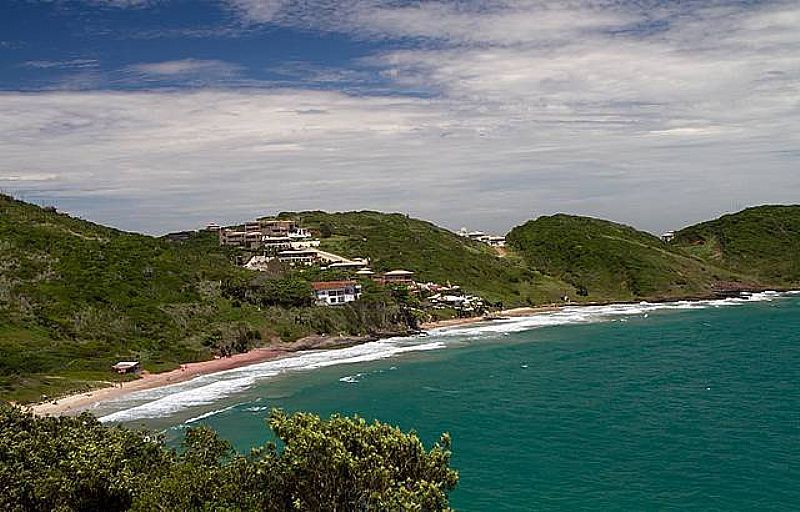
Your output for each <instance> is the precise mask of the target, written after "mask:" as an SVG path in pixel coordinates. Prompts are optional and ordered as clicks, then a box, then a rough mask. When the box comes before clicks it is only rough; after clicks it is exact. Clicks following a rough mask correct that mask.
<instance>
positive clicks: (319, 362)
mask: <svg viewBox="0 0 800 512" xmlns="http://www.w3.org/2000/svg"><path fill="white" fill-rule="evenodd" d="M421 339H423V338H388V339H385V340H378V341H374V342H370V343H365V344H363V345H356V346H353V347H348V348H342V349H336V350H315V351H309V352H304V353H302V354H299V355H296V356H293V357H287V358H284V359H276V360H273V361H267V362H264V363H258V364H254V365H250V366H245V367H242V368H235V369H232V370H226V371H223V372H218V373H213V374H209V375H203V376H200V377H195V378H194V379H192V380H189V381H186V382H182V383H179V384H172V385H170V386H164V387H160V388H154V389H147V390H143V391H137V392H134V393H131V394H129V395H125V396H122V397H119V398H117V399H114V400H110V401H108V402H105V403H103V404H102V407H103V409H108V410H113V411H114V412H110V413H108V414H105V415H103V416H101V417H100V421H102V422H106V423H107V422H129V421H136V420H142V419H149V418H162V417H164V416H170V415H173V414H176V413H180V412H182V411H185V410H187V409H190V408H194V407H200V406H207V405H210V404H213V403H215V402H217V401H219V400H220V399H222V398H226V397H229V396H231V395H235V394H236V393H240V392H242V391H244V390H246V389H248V388H251V387H252V386H253V385H255V384H256V383H257V382H258V381H261V380H264V379H268V378H271V377H275V376H277V375H281V374H283V373H286V372H297V371H307V370H314V369H317V368H325V367H328V366H335V365H341V364H353V363H362V362H368V361H376V360H379V359H385V358H388V357H392V356H396V355H399V354H405V353H408V352H419V351H428V350H439V349H442V348H444V347H445V345H444V343H442V342H438V341H436V342H430V341H429V340H426V341H425V342H424V343H420V342H419V340H421Z"/></svg>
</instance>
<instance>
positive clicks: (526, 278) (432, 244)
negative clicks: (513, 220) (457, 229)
mask: <svg viewBox="0 0 800 512" xmlns="http://www.w3.org/2000/svg"><path fill="white" fill-rule="evenodd" d="M280 217H284V218H294V219H297V220H299V221H300V222H301V223H302V224H303V226H305V227H307V228H311V229H313V230H314V231H316V232H320V233H321V234H322V235H323V237H322V248H323V249H324V250H328V251H331V252H334V253H336V254H341V255H343V256H347V257H351V258H355V257H366V258H369V259H370V262H371V265H372V268H373V269H374V270H376V271H386V270H393V269H398V268H400V269H405V270H412V271H414V272H416V273H417V276H416V277H417V279H418V280H419V281H433V282H437V283H442V284H444V283H447V282H452V283H453V284H458V285H460V286H462V287H463V288H464V289H465V290H466V291H468V292H470V293H474V294H478V295H481V296H483V297H484V298H486V299H488V300H489V301H491V302H494V303H497V302H502V303H503V304H504V305H505V306H519V305H526V304H541V303H549V302H552V301H556V300H558V299H559V297H561V296H563V295H564V293H566V292H569V291H570V290H572V287H571V286H570V285H569V284H566V283H563V282H561V281H558V280H557V279H553V278H551V277H549V276H546V275H544V274H542V273H541V272H538V271H536V270H534V269H530V268H528V267H527V266H526V265H525V264H524V262H522V261H521V260H519V258H514V257H509V258H499V257H498V255H497V252H495V250H494V249H493V248H491V247H489V246H488V245H486V244H482V243H479V242H475V241H473V240H470V239H466V238H464V237H461V236H458V235H456V234H455V233H453V232H452V231H448V230H446V229H444V228H440V227H438V226H436V225H434V224H432V223H430V222H426V221H422V220H418V219H414V218H410V217H408V216H406V215H402V214H399V213H393V214H386V213H379V212H370V211H363V212H346V213H325V212H302V213H282V214H281V215H280Z"/></svg>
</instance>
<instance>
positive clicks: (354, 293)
mask: <svg viewBox="0 0 800 512" xmlns="http://www.w3.org/2000/svg"><path fill="white" fill-rule="evenodd" d="M311 287H312V288H313V289H314V298H315V299H316V300H317V304H318V305H320V306H335V305H339V304H347V303H348V302H355V301H356V300H358V299H359V298H360V297H361V285H360V284H358V283H356V282H355V281H320V282H316V283H311Z"/></svg>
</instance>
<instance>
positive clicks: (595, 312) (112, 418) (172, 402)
mask: <svg viewBox="0 0 800 512" xmlns="http://www.w3.org/2000/svg"><path fill="white" fill-rule="evenodd" d="M795 294H800V292H795ZM783 295H785V294H779V293H777V292H763V293H753V294H750V295H744V296H741V297H731V298H726V299H718V300H706V301H677V302H668V303H649V302H641V303H638V304H612V305H607V306H569V307H564V308H561V309H559V310H557V311H552V312H547V313H541V314H537V315H533V316H528V317H519V318H509V319H503V320H496V321H493V322H487V323H481V324H476V325H469V326H459V327H447V328H440V329H434V330H431V331H430V332H429V333H428V337H411V338H389V339H384V340H379V341H374V342H370V343H365V344H362V345H356V346H353V347H347V348H342V349H337V350H318V351H309V352H303V353H300V354H298V355H295V356H292V357H287V358H284V359H278V360H273V361H267V362H264V363H259V364H254V365H250V366H246V367H243V368H236V369H232V370H227V371H223V372H219V373H214V374H209V375H203V376H200V377H196V378H194V379H192V380H190V381H187V382H182V383H179V384H173V385H170V386H165V387H161V388H156V389H149V390H144V391H139V392H135V393H131V394H129V395H125V396H123V397H120V398H118V399H115V400H113V401H110V402H106V403H103V404H101V405H100V406H99V407H98V408H97V412H98V413H100V414H101V415H102V417H101V418H100V419H101V421H103V422H126V421H135V420H140V419H147V418H161V417H165V416H169V415H173V414H176V413H183V412H185V411H187V410H189V409H191V408H195V407H201V406H205V407H207V406H209V405H211V404H213V403H215V402H216V401H218V400H220V399H222V398H225V397H229V396H232V395H234V394H236V393H239V392H242V391H244V390H246V389H248V388H250V387H252V386H253V385H255V384H256V383H257V382H259V381H263V380H265V379H269V378H271V377H275V376H277V375H280V374H283V373H286V372H298V371H308V370H313V369H317V368H325V367H330V366H334V365H343V364H353V363H362V362H367V361H375V360H379V359H385V358H389V357H395V356H399V355H401V354H405V353H409V352H419V351H427V350H439V349H442V348H445V347H447V346H448V344H450V343H453V342H462V341H469V340H476V339H481V338H487V337H496V336H499V335H510V334H513V333H516V332H522V331H527V330H531V329H537V328H541V327H550V326H558V325H567V324H585V323H595V322H604V321H611V320H615V319H617V320H623V319H625V318H627V317H635V316H640V317H641V316H644V315H645V314H648V313H650V312H653V311H662V310H691V309H703V308H709V307H729V306H738V305H741V304H746V303H752V302H758V301H772V300H774V299H776V298H778V297H780V296H783ZM395 368H396V367H392V369H395ZM359 377H360V375H351V376H348V377H343V378H342V379H340V380H342V381H343V382H357V381H358V378H359ZM220 412H222V410H218V411H216V412H213V411H212V412H211V413H205V414H202V415H199V416H197V417H195V418H192V420H190V421H198V420H199V419H203V418H206V417H209V416H212V415H213V414H219V413H220Z"/></svg>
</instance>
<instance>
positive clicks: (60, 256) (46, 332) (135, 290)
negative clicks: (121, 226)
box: [0, 196, 253, 399]
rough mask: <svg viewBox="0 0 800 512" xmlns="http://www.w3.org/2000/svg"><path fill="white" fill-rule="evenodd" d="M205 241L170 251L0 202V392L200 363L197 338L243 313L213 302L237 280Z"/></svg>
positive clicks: (202, 352) (203, 352) (35, 390)
mask: <svg viewBox="0 0 800 512" xmlns="http://www.w3.org/2000/svg"><path fill="white" fill-rule="evenodd" d="M215 244H216V242H215V240H214V239H213V238H210V239H209V238H202V237H201V238H198V239H197V240H195V241H194V242H193V243H191V244H185V245H182V244H171V243H168V242H166V241H163V240H159V239H155V238H152V237H147V236H142V235H135V234H129V233H123V232H120V231H117V230H113V229H110V228H106V227H102V226H98V225H96V224H92V223H89V222H85V221H82V220H79V219H74V218H71V217H68V216H66V215H59V214H56V213H52V212H48V211H45V210H43V209H41V208H38V207H36V206H33V205H29V204H26V203H22V202H18V201H14V200H12V199H11V198H8V197H6V196H0V261H2V263H0V312H2V316H0V353H2V357H1V358H0V393H2V394H3V395H6V396H10V397H12V398H18V399H31V398H35V397H37V396H38V394H39V393H41V392H46V391H47V390H51V391H57V390H59V389H61V388H64V387H66V388H72V387H76V386H77V387H80V386H81V383H82V382H85V383H90V384H91V382H92V381H94V380H104V379H108V378H109V377H110V375H109V372H108V365H109V364H111V363H113V362H114V361H116V360H119V359H127V358H131V357H135V358H137V359H141V360H142V361H144V362H145V364H146V366H147V368H148V369H150V370H161V369H165V368H169V367H174V366H175V365H177V364H178V363H179V362H183V361H189V360H197V359H204V358H208V357H210V355H211V354H210V352H209V349H208V347H207V346H206V345H205V344H204V343H203V339H202V338H203V336H204V335H205V334H208V333H209V332H210V331H212V330H214V329H217V328H225V327H226V326H228V325H233V324H236V323H237V322H239V321H244V320H249V321H252V320H253V319H252V318H248V317H249V316H252V313H253V312H252V311H249V310H248V309H247V308H234V307H232V306H231V303H230V302H229V301H227V300H225V299H223V298H221V297H220V294H219V291H218V290H219V286H218V283H219V282H220V281H221V280H228V279H232V278H236V277H237V276H238V277H241V274H242V271H241V270H239V269H237V268H236V267H234V266H232V265H231V264H230V263H228V258H227V256H226V255H225V254H224V253H222V252H221V251H219V250H217V249H216V246H215Z"/></svg>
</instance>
